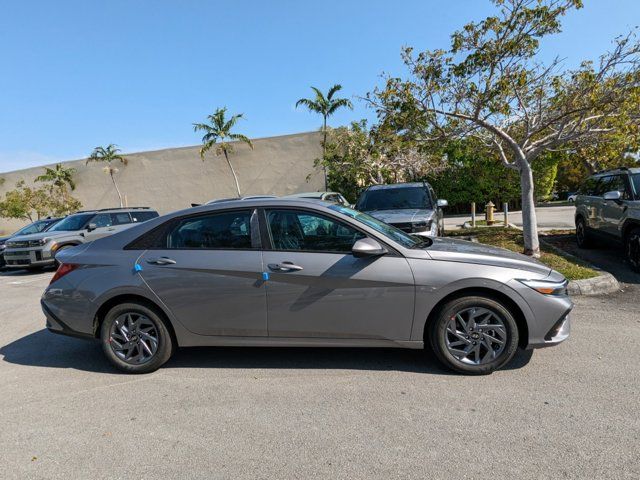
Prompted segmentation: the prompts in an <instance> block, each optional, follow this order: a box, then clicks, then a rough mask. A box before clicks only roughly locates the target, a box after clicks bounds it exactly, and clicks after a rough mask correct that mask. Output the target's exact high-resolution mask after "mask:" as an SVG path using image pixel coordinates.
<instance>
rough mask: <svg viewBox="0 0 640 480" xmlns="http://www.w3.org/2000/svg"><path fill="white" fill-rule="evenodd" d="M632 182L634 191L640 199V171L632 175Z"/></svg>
mask: <svg viewBox="0 0 640 480" xmlns="http://www.w3.org/2000/svg"><path fill="white" fill-rule="evenodd" d="M631 183H632V185H633V191H634V192H635V194H636V199H638V200H640V173H634V174H633V175H631Z"/></svg>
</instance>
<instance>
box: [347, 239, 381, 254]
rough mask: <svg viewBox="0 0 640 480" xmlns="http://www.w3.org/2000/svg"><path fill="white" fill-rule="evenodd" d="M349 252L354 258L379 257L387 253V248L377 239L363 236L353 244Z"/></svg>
mask: <svg viewBox="0 0 640 480" xmlns="http://www.w3.org/2000/svg"><path fill="white" fill-rule="evenodd" d="M351 253H353V256H354V257H356V258H363V257H379V256H380V255H384V254H385V253H387V249H386V248H384V247H383V246H382V245H380V244H379V243H378V241H377V240H374V239H373V238H369V237H365V238H361V239H360V240H358V241H357V242H356V243H354V244H353V247H352V248H351Z"/></svg>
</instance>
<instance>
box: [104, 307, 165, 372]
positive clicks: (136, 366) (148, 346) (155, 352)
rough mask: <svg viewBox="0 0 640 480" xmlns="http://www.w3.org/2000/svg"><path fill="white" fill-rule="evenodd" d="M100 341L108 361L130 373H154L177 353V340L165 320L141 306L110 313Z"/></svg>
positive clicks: (114, 308) (113, 309)
mask: <svg viewBox="0 0 640 480" xmlns="http://www.w3.org/2000/svg"><path fill="white" fill-rule="evenodd" d="M100 339H101V343H102V350H103V351H104V354H105V355H106V357H107V359H109V361H110V362H111V364H113V366H115V367H116V368H117V369H118V370H121V371H123V372H126V373H150V372H153V371H155V370H157V369H158V368H160V367H161V366H162V365H164V364H165V363H166V362H167V361H168V360H169V358H170V357H171V353H172V351H173V339H172V337H171V334H170V333H169V330H168V329H167V326H166V325H165V323H164V321H163V320H162V318H160V316H159V315H158V314H157V313H156V312H155V311H153V310H151V309H150V308H148V307H147V306H145V305H142V304H139V303H122V304H120V305H116V306H115V307H113V308H112V309H111V310H109V312H108V313H107V315H106V316H105V319H104V321H103V322H102V326H101V327H100Z"/></svg>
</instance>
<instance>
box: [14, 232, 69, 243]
mask: <svg viewBox="0 0 640 480" xmlns="http://www.w3.org/2000/svg"><path fill="white" fill-rule="evenodd" d="M69 233H70V232H40V233H32V234H30V235H20V236H19V237H12V238H11V240H12V241H15V242H23V241H28V240H41V239H43V238H59V237H64V236H66V235H68V234H69Z"/></svg>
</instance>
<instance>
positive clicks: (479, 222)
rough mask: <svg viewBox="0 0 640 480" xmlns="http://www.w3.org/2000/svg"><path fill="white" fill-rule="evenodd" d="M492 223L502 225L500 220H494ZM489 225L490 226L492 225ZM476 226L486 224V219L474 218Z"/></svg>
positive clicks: (502, 222)
mask: <svg viewBox="0 0 640 480" xmlns="http://www.w3.org/2000/svg"><path fill="white" fill-rule="evenodd" d="M469 225H471V222H469ZM493 225H504V221H502V220H494V222H493ZM493 225H491V226H493ZM476 226H481V227H483V226H485V227H486V226H487V221H486V220H476Z"/></svg>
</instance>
